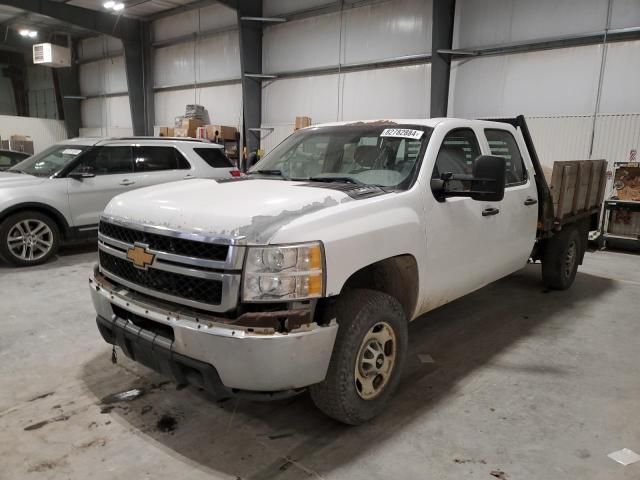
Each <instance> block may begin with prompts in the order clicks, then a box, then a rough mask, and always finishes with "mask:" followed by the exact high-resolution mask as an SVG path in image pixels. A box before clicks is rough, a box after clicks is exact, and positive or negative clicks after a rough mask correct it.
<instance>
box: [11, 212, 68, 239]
mask: <svg viewBox="0 0 640 480" xmlns="http://www.w3.org/2000/svg"><path fill="white" fill-rule="evenodd" d="M25 211H33V212H39V213H42V214H44V215H47V216H49V217H51V218H52V219H53V221H54V222H56V225H57V227H58V230H59V231H60V235H62V238H65V239H66V238H67V237H68V236H69V224H68V223H67V220H66V219H65V218H64V216H63V215H62V214H61V213H60V212H59V211H58V210H56V209H55V208H52V207H50V206H48V205H44V204H42V203H21V204H20V205H15V206H13V207H11V208H8V209H7V210H5V211H4V212H2V213H1V214H0V223H2V222H3V221H4V219H5V218H7V217H9V216H11V215H15V214H16V213H20V212H25Z"/></svg>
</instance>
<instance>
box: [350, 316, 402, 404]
mask: <svg viewBox="0 0 640 480" xmlns="http://www.w3.org/2000/svg"><path fill="white" fill-rule="evenodd" d="M396 345H397V342H396V334H395V333H394V331H393V328H391V325H389V324H388V323H387V322H378V323H376V324H375V325H374V326H373V327H371V328H370V329H369V331H368V332H367V333H366V335H365V336H364V339H363V340H362V344H361V345H360V350H359V351H358V356H357V357H356V367H355V384H356V392H358V395H359V396H360V398H362V399H364V400H371V399H374V398H376V397H377V396H378V395H380V393H382V391H383V390H384V387H385V386H386V385H387V383H388V382H389V378H391V373H392V372H393V367H394V366H395V363H396Z"/></svg>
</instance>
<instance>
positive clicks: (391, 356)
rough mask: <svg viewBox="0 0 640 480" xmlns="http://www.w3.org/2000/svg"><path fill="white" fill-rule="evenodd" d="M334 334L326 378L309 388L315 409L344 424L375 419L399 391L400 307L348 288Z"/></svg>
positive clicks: (403, 322) (402, 353)
mask: <svg viewBox="0 0 640 480" xmlns="http://www.w3.org/2000/svg"><path fill="white" fill-rule="evenodd" d="M336 314H337V320H338V335H337V337H336V342H335V344H334V347H333V354H332V355H331V361H330V363H329V369H328V371H327V376H326V378H325V379H324V381H322V382H321V383H318V384H316V385H312V386H311V387H310V391H311V398H312V399H313V402H314V403H315V405H316V406H317V407H318V408H319V409H320V410H321V411H322V412H324V413H325V414H326V415H328V416H330V417H332V418H334V419H336V420H338V421H340V422H343V423H347V424H349V425H358V424H360V423H363V422H366V421H367V420H369V419H371V418H373V417H375V416H376V415H378V414H379V413H381V412H382V411H383V410H384V408H385V407H386V405H387V403H388V401H389V399H390V397H391V396H392V395H393V393H394V391H395V390H396V388H397V387H398V383H399V381H400V375H401V373H402V368H403V366H404V361H405V358H406V352H407V337H408V335H407V319H406V317H405V314H404V312H403V309H402V306H401V305H400V303H399V302H398V301H397V300H396V299H395V298H393V297H392V296H390V295H387V294H385V293H382V292H377V291H374V290H351V291H348V292H346V293H344V294H343V295H342V296H341V298H339V299H338V301H337V305H336Z"/></svg>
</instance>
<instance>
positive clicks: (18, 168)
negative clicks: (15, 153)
mask: <svg viewBox="0 0 640 480" xmlns="http://www.w3.org/2000/svg"><path fill="white" fill-rule="evenodd" d="M89 148H91V147H88V146H85V145H53V146H51V147H49V148H47V149H46V150H43V151H42V152H40V153H38V154H36V155H33V156H32V157H29V158H27V159H26V160H24V161H22V162H20V163H19V164H17V165H15V166H13V167H11V168H10V169H9V170H7V171H8V172H21V173H27V174H29V175H35V176H36V177H50V176H51V175H53V174H54V173H57V172H59V171H60V170H62V168H63V167H65V166H66V165H68V164H69V162H71V161H72V160H73V159H74V158H76V157H77V156H78V155H80V154H81V153H82V152H84V151H86V150H88V149H89Z"/></svg>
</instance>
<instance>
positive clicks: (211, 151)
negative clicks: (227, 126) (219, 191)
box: [193, 148, 233, 168]
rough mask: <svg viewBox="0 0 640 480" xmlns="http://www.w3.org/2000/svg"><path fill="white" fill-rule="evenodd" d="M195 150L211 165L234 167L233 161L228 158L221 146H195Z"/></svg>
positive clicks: (215, 166)
mask: <svg viewBox="0 0 640 480" xmlns="http://www.w3.org/2000/svg"><path fill="white" fill-rule="evenodd" d="M193 151H194V152H196V153H197V154H198V156H199V157H200V158H202V159H203V160H204V161H205V162H206V163H207V165H209V166H210V167H213V168H233V163H231V160H229V159H228V158H227V156H226V155H225V154H224V152H223V151H222V149H221V148H194V149H193Z"/></svg>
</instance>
